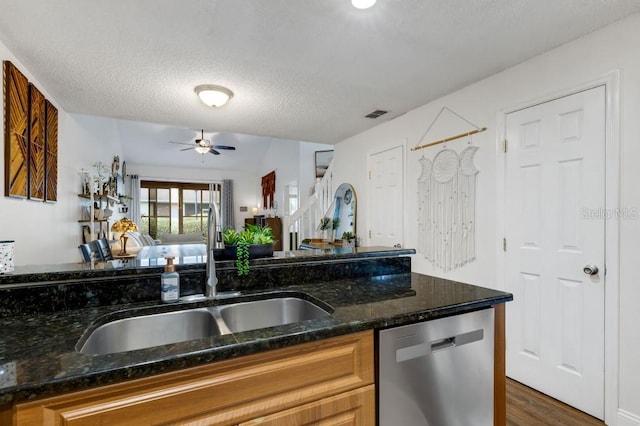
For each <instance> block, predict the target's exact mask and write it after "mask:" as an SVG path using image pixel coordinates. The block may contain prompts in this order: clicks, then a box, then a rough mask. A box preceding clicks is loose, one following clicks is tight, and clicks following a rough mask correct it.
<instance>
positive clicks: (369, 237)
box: [369, 229, 371, 238]
mask: <svg viewBox="0 0 640 426" xmlns="http://www.w3.org/2000/svg"><path fill="white" fill-rule="evenodd" d="M369 238H371V229H369Z"/></svg>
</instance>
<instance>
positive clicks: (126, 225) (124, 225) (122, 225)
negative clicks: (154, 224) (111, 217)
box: [111, 217, 138, 256]
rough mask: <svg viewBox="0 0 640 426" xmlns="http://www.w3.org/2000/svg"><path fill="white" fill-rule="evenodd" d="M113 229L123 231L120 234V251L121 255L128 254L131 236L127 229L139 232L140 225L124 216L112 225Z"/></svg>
mask: <svg viewBox="0 0 640 426" xmlns="http://www.w3.org/2000/svg"><path fill="white" fill-rule="evenodd" d="M111 231H113V232H121V233H122V234H120V253H119V254H118V255H119V256H126V255H127V254H129V253H127V240H128V239H129V237H128V236H127V231H131V232H137V231H138V225H136V224H135V222H132V221H130V220H129V219H127V218H126V217H123V218H122V219H120V220H119V221H117V222H116V223H114V224H113V226H111Z"/></svg>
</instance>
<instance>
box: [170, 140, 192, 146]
mask: <svg viewBox="0 0 640 426" xmlns="http://www.w3.org/2000/svg"><path fill="white" fill-rule="evenodd" d="M169 143H175V144H178V145H190V146H193V144H192V143H186V142H174V141H169Z"/></svg>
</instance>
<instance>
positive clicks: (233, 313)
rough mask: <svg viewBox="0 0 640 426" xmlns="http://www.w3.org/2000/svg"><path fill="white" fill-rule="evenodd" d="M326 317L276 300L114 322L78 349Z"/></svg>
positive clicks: (303, 303) (126, 346) (96, 351)
mask: <svg viewBox="0 0 640 426" xmlns="http://www.w3.org/2000/svg"><path fill="white" fill-rule="evenodd" d="M330 315H331V314H330V313H329V312H328V311H327V310H325V309H323V308H321V307H319V306H317V305H316V304H314V303H312V302H309V301H307V300H304V299H300V298H297V297H275V298H269V299H263V300H252V301H248V302H238V303H232V304H227V305H219V306H213V307H208V308H196V309H187V310H181V311H171V312H165V313H156V314H148V315H138V316H133V317H130V318H124V319H116V320H113V321H109V322H106V323H105V324H103V325H100V326H99V327H97V328H96V329H95V330H93V331H91V332H90V333H89V334H88V335H86V336H83V337H82V338H81V339H80V341H79V342H78V344H77V345H76V347H77V349H78V351H79V352H81V353H84V354H93V355H100V354H110V353H116V352H125V351H132V350H135V349H143V348H150V347H153V346H160V345H167V344H171V343H178V342H184V341H188V340H194V339H202V338H206V337H215V336H220V335H223V334H229V333H239V332H241V331H247V330H255V329H260V328H266V327H274V326H278V325H284V324H291V323H296V322H300V321H306V320H312V319H317V318H324V317H328V316H330ZM85 338H86V340H85Z"/></svg>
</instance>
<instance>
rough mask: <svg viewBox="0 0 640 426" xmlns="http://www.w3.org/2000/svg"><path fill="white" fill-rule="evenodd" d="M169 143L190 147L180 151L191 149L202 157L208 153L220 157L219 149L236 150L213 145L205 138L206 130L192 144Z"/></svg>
mask: <svg viewBox="0 0 640 426" xmlns="http://www.w3.org/2000/svg"><path fill="white" fill-rule="evenodd" d="M169 143H174V144H178V145H188V146H189V148H183V149H181V150H180V151H188V150H190V149H194V150H195V151H196V152H197V153H198V154H201V155H204V154H207V153H208V154H213V155H220V152H219V151H218V150H219V149H222V150H227V151H235V150H236V147H235V146H229V145H214V144H212V143H211V141H210V140H208V139H205V138H204V129H202V130H200V138H198V139H196V140H195V141H194V142H192V143H186V142H174V141H169Z"/></svg>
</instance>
